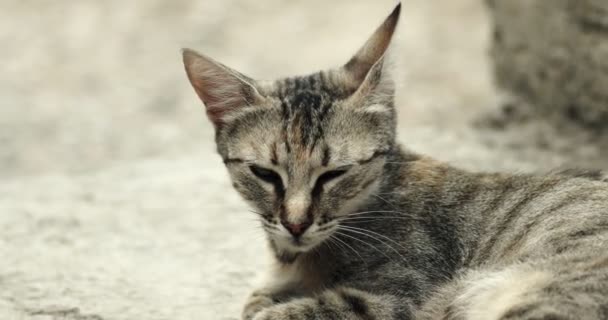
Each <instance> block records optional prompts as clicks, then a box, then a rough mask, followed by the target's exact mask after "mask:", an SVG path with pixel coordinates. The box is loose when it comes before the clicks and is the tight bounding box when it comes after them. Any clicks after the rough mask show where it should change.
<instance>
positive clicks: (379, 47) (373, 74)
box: [342, 3, 401, 95]
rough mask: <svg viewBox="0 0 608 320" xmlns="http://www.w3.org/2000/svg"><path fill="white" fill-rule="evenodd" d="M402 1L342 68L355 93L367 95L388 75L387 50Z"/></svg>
mask: <svg viewBox="0 0 608 320" xmlns="http://www.w3.org/2000/svg"><path fill="white" fill-rule="evenodd" d="M400 13H401V3H399V4H398V5H397V6H396V7H395V9H394V10H393V12H392V13H391V14H390V15H389V16H388V17H387V18H386V19H385V20H384V22H383V23H382V25H380V27H378V29H376V31H375V32H374V33H373V34H372V36H371V37H370V38H369V39H368V40H367V42H365V44H364V45H363V46H362V47H361V48H360V49H359V51H357V53H356V54H355V55H354V56H353V57H352V58H351V59H350V60H349V61H348V63H346V64H345V65H344V67H343V68H342V69H343V71H344V72H345V74H346V77H347V79H348V81H349V82H350V84H351V85H353V86H354V87H355V88H356V91H355V95H366V94H369V93H371V92H372V91H374V89H376V88H377V87H378V85H380V84H381V82H383V80H390V79H383V78H386V77H388V75H385V74H383V71H384V70H383V69H384V68H383V66H384V64H385V63H386V61H385V60H386V59H385V56H386V52H387V49H388V47H389V45H390V43H391V39H392V37H393V34H394V32H395V29H396V27H397V23H398V22H399V15H400Z"/></svg>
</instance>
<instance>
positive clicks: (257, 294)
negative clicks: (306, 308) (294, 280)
mask: <svg viewBox="0 0 608 320" xmlns="http://www.w3.org/2000/svg"><path fill="white" fill-rule="evenodd" d="M296 288H297V287H296V286H295V285H292V284H290V283H272V284H271V285H268V286H266V287H264V288H262V289H258V290H255V291H254V292H253V293H252V294H251V295H250V296H249V298H248V299H247V302H245V307H244V308H243V313H242V319H243V320H252V319H255V316H256V315H257V314H258V313H260V312H261V311H262V310H264V309H267V308H270V307H272V306H274V305H276V304H279V303H281V302H282V301H287V300H288V299H292V298H294V297H297V296H299V295H301V294H302V293H301V292H299V290H297V289H296Z"/></svg>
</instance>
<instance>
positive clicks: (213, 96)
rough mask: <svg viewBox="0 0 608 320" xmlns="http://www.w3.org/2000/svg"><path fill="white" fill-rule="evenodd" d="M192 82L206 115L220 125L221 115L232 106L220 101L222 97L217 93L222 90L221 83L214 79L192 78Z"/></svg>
mask: <svg viewBox="0 0 608 320" xmlns="http://www.w3.org/2000/svg"><path fill="white" fill-rule="evenodd" d="M192 84H193V87H194V90H195V91H196V94H197V95H198V96H199V98H200V99H201V100H202V101H203V103H204V104H205V109H206V111H207V117H209V120H211V122H213V124H215V125H216V126H220V125H221V124H222V123H223V122H222V118H223V116H224V115H225V114H226V113H227V112H229V111H230V110H232V109H233V108H234V107H232V108H230V107H229V106H228V105H227V104H225V101H222V97H220V95H219V94H218V93H219V92H221V91H222V88H221V85H219V84H217V83H216V82H214V81H209V80H207V81H205V79H192ZM224 99H226V100H229V99H228V98H227V97H224Z"/></svg>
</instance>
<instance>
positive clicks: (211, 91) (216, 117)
mask: <svg viewBox="0 0 608 320" xmlns="http://www.w3.org/2000/svg"><path fill="white" fill-rule="evenodd" d="M183 59H184V67H185V68H186V73H187V75H188V79H189V80H190V83H191V84H192V87H193V88H194V91H196V94H197V95H198V96H199V97H200V98H201V100H202V101H203V103H204V104H205V107H206V109H207V116H208V117H209V120H211V122H213V124H214V125H215V127H216V128H219V127H221V126H222V124H224V123H225V120H226V117H227V116H228V115H229V114H230V113H233V112H235V111H238V110H239V109H241V108H246V107H248V106H250V105H253V104H256V103H257V102H259V101H260V99H262V97H261V95H260V94H259V92H258V90H257V89H256V87H255V82H254V81H253V80H252V79H250V78H248V77H246V76H244V75H242V74H240V73H238V72H237V71H235V70H232V69H230V68H228V67H226V66H224V65H223V64H221V63H219V62H216V61H214V60H213V59H211V58H209V57H206V56H204V55H201V54H199V53H197V52H196V51H194V50H191V49H184V50H183Z"/></svg>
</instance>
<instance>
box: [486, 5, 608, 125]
mask: <svg viewBox="0 0 608 320" xmlns="http://www.w3.org/2000/svg"><path fill="white" fill-rule="evenodd" d="M488 3H490V4H491V5H490V7H491V13H492V17H493V21H494V27H493V29H494V31H493V37H492V57H493V59H494V62H495V71H496V79H497V82H498V84H499V85H500V86H501V87H502V88H504V89H506V90H507V91H510V92H512V93H514V94H516V95H518V96H520V97H522V98H524V99H525V100H526V101H528V102H529V105H530V106H534V108H535V109H536V111H537V112H538V113H540V114H542V115H543V116H552V117H554V118H555V119H556V120H564V119H565V120H566V121H576V122H579V123H580V124H582V125H584V126H587V127H589V128H593V129H596V130H597V131H604V133H605V132H606V129H607V128H608V90H607V88H608V1H605V0H555V1H544V0H489V1H488ZM556 116H557V117H556Z"/></svg>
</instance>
